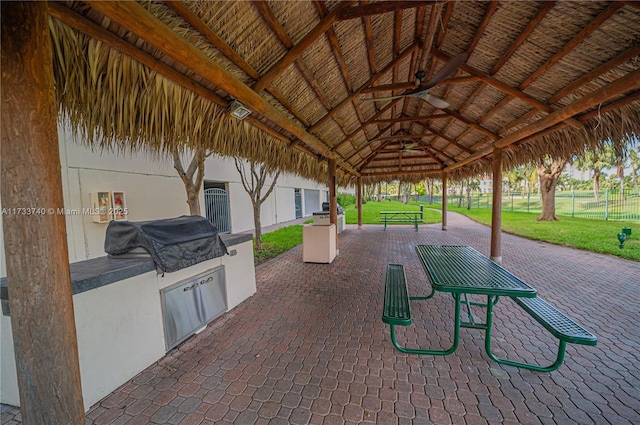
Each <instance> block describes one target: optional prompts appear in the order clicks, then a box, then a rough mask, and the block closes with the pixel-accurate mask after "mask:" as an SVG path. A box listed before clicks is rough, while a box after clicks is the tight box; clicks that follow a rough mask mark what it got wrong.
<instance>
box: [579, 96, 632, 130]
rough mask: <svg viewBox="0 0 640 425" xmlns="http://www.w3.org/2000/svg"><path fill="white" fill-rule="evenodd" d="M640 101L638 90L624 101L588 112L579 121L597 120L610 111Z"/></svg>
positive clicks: (620, 100) (617, 101)
mask: <svg viewBox="0 0 640 425" xmlns="http://www.w3.org/2000/svg"><path fill="white" fill-rule="evenodd" d="M638 100H640V90H636V91H634V92H631V93H630V94H628V95H627V96H625V97H623V98H622V99H619V100H616V101H615V102H613V103H610V104H608V105H604V106H601V107H598V109H595V110H593V111H591V112H588V113H586V114H583V115H580V116H579V117H578V119H579V120H580V121H583V122H584V121H588V120H590V119H591V118H595V117H597V116H598V115H600V114H606V113H607V112H609V111H613V110H616V109H619V108H621V107H623V106H625V105H628V104H629V103H631V102H636V101H638Z"/></svg>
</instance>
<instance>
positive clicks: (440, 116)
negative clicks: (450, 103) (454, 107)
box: [369, 114, 450, 124]
mask: <svg viewBox="0 0 640 425" xmlns="http://www.w3.org/2000/svg"><path fill="white" fill-rule="evenodd" d="M449 117H450V115H449V114H437V115H426V116H423V117H402V118H387V119H382V120H376V121H372V122H370V123H369V124H386V123H390V122H413V121H431V120H438V119H443V118H449Z"/></svg>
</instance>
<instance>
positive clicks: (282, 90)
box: [49, 1, 640, 184]
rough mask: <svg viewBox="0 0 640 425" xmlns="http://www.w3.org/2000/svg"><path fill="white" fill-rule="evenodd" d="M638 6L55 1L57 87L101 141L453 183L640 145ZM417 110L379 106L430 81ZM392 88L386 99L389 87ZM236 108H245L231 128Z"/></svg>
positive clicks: (313, 174)
mask: <svg viewBox="0 0 640 425" xmlns="http://www.w3.org/2000/svg"><path fill="white" fill-rule="evenodd" d="M639 6H640V4H639V3H635V2H609V1H562V2H534V1H501V2H498V1H489V2H487V1H459V2H453V1H452V2H442V1H413V2H407V1H395V2H380V3H377V2H372V3H369V2H358V1H348V2H334V1H329V2H320V1H317V2H309V1H288V2H285V1H269V2H248V1H241V2H230V1H219V2H218V1H194V2H185V3H183V2H179V1H178V2H173V1H170V2H163V3H160V2H141V3H132V2H123V3H112V2H95V3H94V2H85V3H80V2H68V3H64V4H61V3H53V4H50V6H49V10H50V14H51V16H52V19H51V34H52V38H53V45H54V73H55V79H56V91H57V95H58V99H59V103H60V107H61V111H62V112H63V113H64V114H62V115H61V116H65V117H69V118H70V120H71V122H72V123H73V124H74V125H75V126H77V127H78V128H79V129H80V130H81V131H82V132H83V133H84V134H85V135H86V140H87V141H88V143H90V144H91V145H93V146H96V147H100V148H106V149H115V150H137V149H144V150H147V151H149V152H151V153H154V154H162V153H166V152H169V151H171V150H172V149H174V148H176V147H177V148H183V147H185V146H191V147H193V146H205V147H206V148H207V149H210V150H211V151H214V152H216V153H219V154H221V155H240V156H244V157H247V158H253V159H258V160H260V161H263V162H265V163H268V164H269V165H272V166H275V167H278V168H280V169H282V170H286V171H290V172H295V173H298V174H300V175H302V176H305V177H309V178H313V179H317V180H319V181H326V175H327V159H329V158H331V159H335V160H336V163H337V165H338V171H339V173H338V174H339V179H340V181H341V182H342V183H343V184H344V183H347V182H350V181H353V178H354V177H356V176H360V177H362V178H363V180H364V181H365V182H375V181H380V180H391V179H396V178H400V179H403V180H405V181H406V180H411V181H417V180H420V179H422V178H424V177H427V176H434V175H438V176H439V175H440V174H441V173H442V172H443V171H444V172H448V173H450V175H451V176H453V177H454V178H455V177H461V176H465V175H469V174H472V173H473V174H475V173H479V172H483V171H489V170H490V164H491V161H490V159H491V152H492V151H493V150H494V149H495V148H500V149H504V150H505V153H506V155H505V159H506V161H505V166H510V165H515V164H518V163H523V162H528V161H531V160H535V159H538V158H540V157H542V156H544V155H546V154H549V155H552V156H556V157H570V156H572V155H574V154H579V153H581V152H582V151H583V150H584V149H585V148H587V147H588V148H593V147H597V146H599V145H600V144H601V143H602V141H603V140H605V139H608V138H611V140H612V141H613V142H614V143H615V144H617V145H618V147H620V146H621V144H622V142H621V141H622V140H624V139H626V138H629V137H632V136H634V135H636V136H637V135H639V134H640V100H639V99H640V7H639ZM464 52H467V53H468V57H467V58H466V60H465V62H464V64H463V65H461V66H460V67H459V68H457V70H456V71H455V73H454V74H452V75H450V76H449V77H448V78H447V79H446V80H444V81H443V82H442V83H440V84H438V85H436V86H435V87H434V88H432V89H431V90H430V91H429V94H430V95H433V96H436V97H438V98H441V99H444V100H446V102H448V103H449V106H448V107H443V106H441V109H438V108H436V107H434V106H432V105H431V104H430V103H428V102H426V101H424V100H421V99H418V98H415V97H402V98H398V99H392V100H379V101H375V102H374V101H372V99H374V98H376V97H377V98H380V97H389V96H392V95H398V94H403V93H407V92H409V91H410V90H412V89H414V88H415V87H417V83H419V81H417V80H416V77H415V76H414V75H415V73H416V71H420V70H423V71H425V77H424V79H423V80H422V83H423V84H424V83H426V82H427V81H429V80H430V79H431V78H432V77H433V76H434V75H435V74H436V73H437V72H438V70H440V69H441V68H442V67H443V66H444V65H445V64H446V63H447V62H448V61H449V60H450V58H452V57H454V56H456V55H458V54H460V53H464ZM389 86H391V87H389ZM233 99H239V100H240V101H241V102H243V103H244V104H245V105H247V106H248V107H249V108H250V109H251V110H252V111H253V112H252V114H251V115H250V116H249V117H248V118H246V119H245V120H243V121H239V120H237V119H235V118H230V117H229V115H228V113H227V108H228V105H229V104H230V103H231V101H232V100H233Z"/></svg>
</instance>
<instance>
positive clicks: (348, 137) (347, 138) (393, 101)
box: [331, 99, 400, 151]
mask: <svg viewBox="0 0 640 425" xmlns="http://www.w3.org/2000/svg"><path fill="white" fill-rule="evenodd" d="M399 101H400V99H395V100H392V101H391V102H390V103H389V104H387V105H386V106H385V107H384V108H382V109H381V110H379V111H378V112H376V113H375V114H374V115H373V116H372V117H371V118H370V119H369V120H368V121H365V122H364V123H362V124H361V125H360V127H358V128H357V129H356V130H355V131H353V132H351V133H350V134H348V135H347V137H345V138H344V139H342V140H341V141H340V142H338V143H336V144H335V145H334V146H333V147H332V148H331V149H332V150H333V151H335V150H336V149H338V148H340V146H342V145H344V144H345V143H347V142H348V141H349V140H351V139H352V138H353V137H354V136H355V135H356V134H358V133H359V132H360V131H364V129H365V128H366V127H367V125H371V124H373V123H372V121H375V119H376V118H378V117H379V116H380V115H382V114H384V113H385V112H387V111H388V110H389V109H391V107H392V106H393V104H394V103H395V102H399ZM365 137H366V134H365Z"/></svg>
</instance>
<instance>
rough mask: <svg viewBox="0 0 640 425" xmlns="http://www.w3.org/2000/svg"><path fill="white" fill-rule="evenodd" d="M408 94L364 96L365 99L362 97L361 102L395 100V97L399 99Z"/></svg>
mask: <svg viewBox="0 0 640 425" xmlns="http://www.w3.org/2000/svg"><path fill="white" fill-rule="evenodd" d="M406 96H408V95H406V94H399V95H397V96H387V97H372V98H369V97H367V98H364V99H362V98H361V99H360V101H361V102H378V101H383V100H393V99H399V98H401V97H406Z"/></svg>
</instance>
